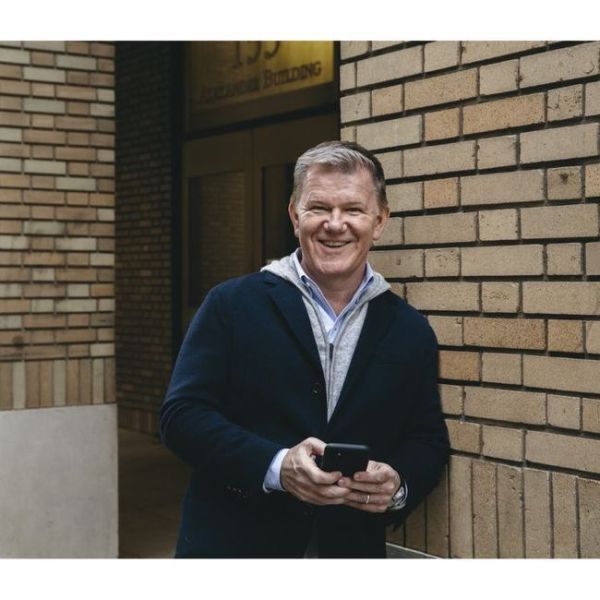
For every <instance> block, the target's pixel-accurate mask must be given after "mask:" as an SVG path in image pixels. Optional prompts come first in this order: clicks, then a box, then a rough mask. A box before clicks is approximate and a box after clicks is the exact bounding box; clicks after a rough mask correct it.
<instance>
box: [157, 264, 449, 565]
mask: <svg viewBox="0 0 600 600" xmlns="http://www.w3.org/2000/svg"><path fill="white" fill-rule="evenodd" d="M160 427H161V435H162V438H163V441H164V443H165V444H166V445H167V447H169V448H170V449H171V450H172V451H173V452H174V453H175V454H176V455H178V456H179V457H180V458H182V459H183V460H184V461H185V462H187V463H188V464H189V465H191V466H192V467H193V474H192V477H191V481H190V485H189V487H188V490H187V492H186V495H185V498H184V500H183V508H182V521H181V528H180V532H179V539H178V542H177V550H176V556H177V557H273V558H276V557H301V556H302V555H303V554H304V551H305V549H306V546H307V543H308V539H309V536H310V533H311V529H312V527H313V523H314V522H315V520H316V527H317V533H318V543H319V555H320V556H322V557H383V556H385V526H386V525H388V524H391V523H396V524H399V523H401V522H402V521H403V520H404V518H405V517H406V516H407V514H408V513H409V512H410V511H411V510H412V509H413V508H414V507H415V506H416V505H417V504H418V503H419V502H420V501H421V500H422V499H423V498H424V496H425V495H426V494H427V493H429V492H430V491H431V490H432V488H433V487H434V486H435V484H436V483H437V481H438V479H439V477H440V475H441V472H442V469H443V467H444V465H445V464H446V462H447V460H448V452H449V445H448V434H447V430H446V426H445V423H444V420H443V417H442V413H441V409H440V402H439V396H438V391H437V345H436V340H435V336H434V334H433V331H432V330H431V328H430V327H429V325H428V323H427V321H426V320H425V318H424V317H423V316H422V315H421V314H419V313H418V312H417V311H416V310H414V309H413V308H411V307H410V306H409V305H407V304H406V303H405V302H404V301H403V300H402V299H400V298H399V297H398V296H396V295H395V294H393V293H392V292H390V291H388V292H385V293H384V294H382V295H381V296H378V297H376V298H375V299H373V300H371V301H370V303H369V307H368V311H367V316H366V319H365V322H364V326H363V330H362V332H361V335H360V338H359V340H358V344H357V347H356V350H355V353H354V356H353V358H352V362H351V364H350V368H349V370H348V375H347V377H346V381H345V383H344V386H343V389H342V391H341V394H340V397H339V400H338V403H337V406H336V408H335V411H334V413H333V415H332V417H331V419H330V421H329V422H327V413H326V398H325V381H324V376H323V371H322V368H321V364H320V361H319V356H318V352H317V347H316V344H315V341H314V337H313V333H312V329H311V326H310V322H309V318H308V314H307V312H306V308H305V306H304V303H303V301H302V298H301V294H300V292H299V290H298V289H297V288H296V287H295V286H294V285H293V284H291V283H290V282H288V281H286V280H284V279H282V278H280V277H278V276H277V275H274V274H273V273H269V272H260V273H255V274H253V275H248V276H244V277H240V278H237V279H233V280H229V281H226V282H225V283H222V284H220V285H218V286H217V287H215V288H214V289H213V290H211V292H210V293H209V294H208V295H207V297H206V299H205V301H204V302H203V304H202V306H201V307H200V309H199V310H198V312H197V313H196V315H195V317H194V319H193V320H192V322H191V324H190V327H189V329H188V332H187V334H186V337H185V339H184V342H183V345H182V347H181V350H180V353H179V356H178V358H177V362H176V364H175V367H174V371H173V375H172V379H171V383H170V385H169V389H168V391H167V395H166V398H165V402H164V404H163V406H162V408H161V412H160ZM310 436H314V437H317V438H320V439H322V440H323V441H325V442H328V443H329V442H342V443H344V442H345V443H354V444H366V445H367V446H369V447H370V448H371V450H372V457H371V458H372V459H373V460H377V461H382V462H386V463H388V464H390V465H391V466H392V467H393V468H394V469H396V470H397V471H398V472H399V473H400V475H401V476H402V477H403V478H404V479H405V480H406V482H407V484H408V490H409V499H408V503H407V506H406V507H405V508H404V509H402V510H400V511H394V512H388V513H385V514H383V515H382V514H378V515H376V514H370V513H365V512H363V511H359V510H356V509H351V508H349V507H345V506H323V507H317V506H314V505H311V504H308V503H304V502H301V501H300V500H298V499H296V498H295V497H294V496H292V495H291V494H289V493H287V492H272V493H270V494H266V493H265V492H264V491H263V488H262V485H263V480H264V477H265V474H266V472H267V469H268V467H269V465H270V463H271V460H272V459H273V457H274V456H275V454H276V453H277V452H278V451H279V450H280V449H282V448H286V447H287V448H290V447H292V446H295V445H296V444H298V443H299V442H300V441H302V440H304V439H305V438H307V437H310Z"/></svg>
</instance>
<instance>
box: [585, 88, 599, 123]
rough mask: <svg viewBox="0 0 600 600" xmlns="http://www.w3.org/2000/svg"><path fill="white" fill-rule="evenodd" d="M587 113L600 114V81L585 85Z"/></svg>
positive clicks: (589, 114) (588, 114)
mask: <svg viewBox="0 0 600 600" xmlns="http://www.w3.org/2000/svg"><path fill="white" fill-rule="evenodd" d="M585 115H586V117H588V116H591V115H600V81H594V82H593V83H588V84H587V85H586V86H585Z"/></svg>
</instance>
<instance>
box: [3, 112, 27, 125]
mask: <svg viewBox="0 0 600 600" xmlns="http://www.w3.org/2000/svg"><path fill="white" fill-rule="evenodd" d="M30 119H31V116H30V115H27V114H24V113H15V112H11V111H7V112H0V125H8V126H9V127H29V124H30Z"/></svg>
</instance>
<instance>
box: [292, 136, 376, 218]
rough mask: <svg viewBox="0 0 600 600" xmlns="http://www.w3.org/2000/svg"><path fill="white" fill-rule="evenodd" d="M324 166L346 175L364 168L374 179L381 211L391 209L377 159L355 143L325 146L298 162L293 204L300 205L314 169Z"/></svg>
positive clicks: (338, 142)
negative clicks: (308, 177)
mask: <svg viewBox="0 0 600 600" xmlns="http://www.w3.org/2000/svg"><path fill="white" fill-rule="evenodd" d="M315 166H322V167H325V168H329V169H331V170H334V171H341V172H342V173H354V172H355V171H357V170H358V169H360V168H364V169H367V171H369V173H370V174H371V177H372V178H373V185H374V186H375V193H376V195H377V201H378V203H379V207H380V208H386V207H387V205H388V202H387V196H386V193H385V176H384V174H383V167H382V166H381V163H380V162H379V160H378V159H377V157H376V156H375V155H374V154H373V153H372V152H370V151H369V150H367V149H366V148H363V147H362V146H360V145H359V144H355V143H354V142H340V141H338V140H334V141H331V142H322V143H320V144H318V145H317V146H314V148H309V149H308V150H307V151H306V152H304V154H302V155H301V156H300V157H299V158H298V160H297V161H296V166H295V167H294V189H293V191H292V198H291V201H292V202H294V203H297V202H298V199H299V198H300V196H301V195H302V185H303V183H304V179H305V178H306V174H307V172H308V170H309V169H310V168H311V167H315Z"/></svg>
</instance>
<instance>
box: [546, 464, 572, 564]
mask: <svg viewBox="0 0 600 600" xmlns="http://www.w3.org/2000/svg"><path fill="white" fill-rule="evenodd" d="M575 487H576V478H575V477H574V476H573V475H565V474H563V473H552V523H553V540H554V552H553V557H554V558H577V529H578V527H577V493H576V489H575Z"/></svg>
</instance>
